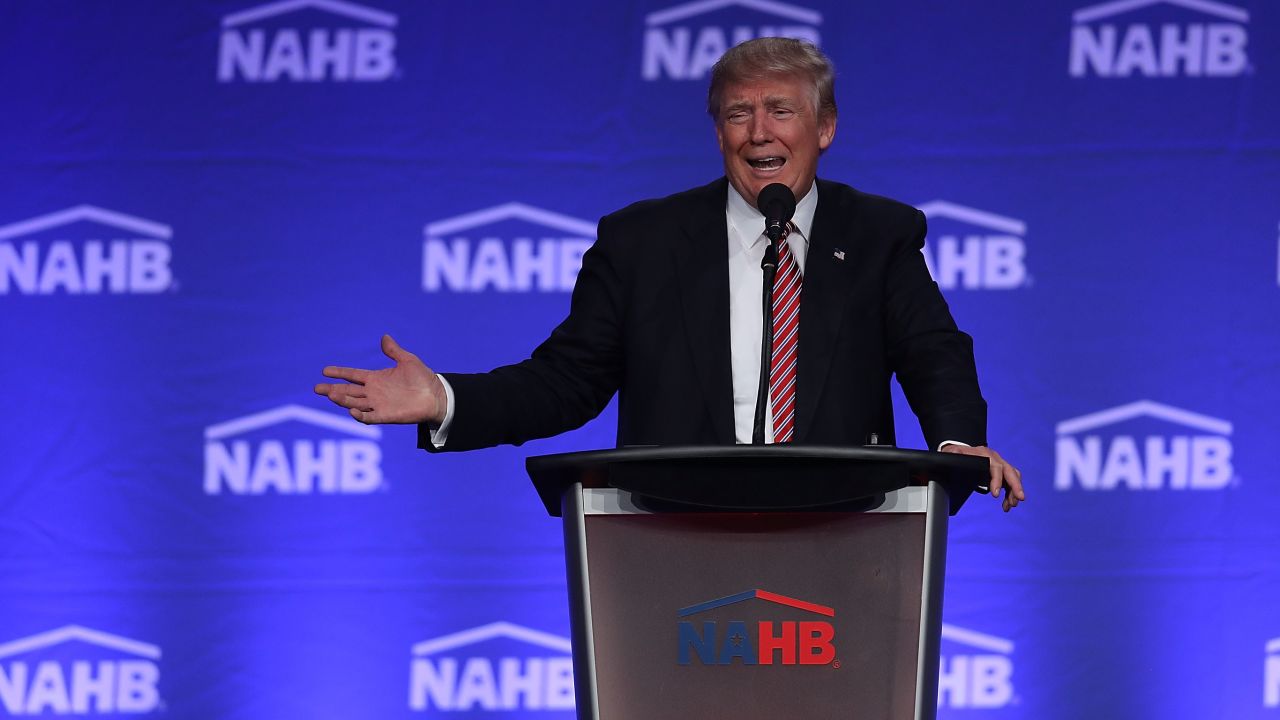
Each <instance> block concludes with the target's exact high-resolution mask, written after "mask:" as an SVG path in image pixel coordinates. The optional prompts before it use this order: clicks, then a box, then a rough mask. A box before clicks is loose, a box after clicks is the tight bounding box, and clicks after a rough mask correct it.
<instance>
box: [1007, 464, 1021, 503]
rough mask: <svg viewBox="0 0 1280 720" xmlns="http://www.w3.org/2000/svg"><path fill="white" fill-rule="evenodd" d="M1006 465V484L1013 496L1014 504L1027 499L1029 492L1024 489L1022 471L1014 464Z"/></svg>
mask: <svg viewBox="0 0 1280 720" xmlns="http://www.w3.org/2000/svg"><path fill="white" fill-rule="evenodd" d="M1005 467H1006V468H1007V470H1006V471H1005V474H1004V475H1005V485H1006V486H1007V489H1008V491H1009V494H1010V495H1012V496H1013V500H1014V502H1013V504H1014V505H1017V504H1018V501H1020V500H1026V499H1027V493H1026V492H1025V491H1023V489H1022V471H1020V470H1018V468H1016V467H1014V466H1012V465H1006V466H1005Z"/></svg>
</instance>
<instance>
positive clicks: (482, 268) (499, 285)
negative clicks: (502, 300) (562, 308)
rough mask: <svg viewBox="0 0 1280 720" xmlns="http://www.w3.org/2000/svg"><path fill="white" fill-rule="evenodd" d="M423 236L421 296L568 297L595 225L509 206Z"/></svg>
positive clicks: (430, 227)
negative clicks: (487, 293) (527, 294)
mask: <svg viewBox="0 0 1280 720" xmlns="http://www.w3.org/2000/svg"><path fill="white" fill-rule="evenodd" d="M423 234H424V235H425V236H426V237H425V239H424V240H423V243H422V289H423V290H424V291H426V292H442V291H449V292H485V291H493V292H506V293H525V292H568V291H570V290H573V284H574V282H575V281H576V280H577V279H578V271H579V270H581V269H582V256H583V254H585V253H586V252H587V249H588V248H590V247H591V243H593V242H595V238H596V225H595V223H592V222H588V221H586V220H579V219H578V218H575V217H569V216H568V215H562V214H560V213H557V212H551V211H550V210H542V209H539V208H536V207H531V206H529V205H525V204H524V203H518V202H510V203H506V204H503V205H497V206H495V207H491V208H488V209H485V210H477V211H476V212H470V213H466V214H465V215H458V216H456V217H451V218H446V219H444V220H437V221H435V222H433V223H428V224H427V226H426V227H425V228H424V229H423Z"/></svg>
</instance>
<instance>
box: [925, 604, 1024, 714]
mask: <svg viewBox="0 0 1280 720" xmlns="http://www.w3.org/2000/svg"><path fill="white" fill-rule="evenodd" d="M942 639H943V640H944V641H950V642H953V643H957V644H960V645H967V646H968V647H970V648H972V649H973V650H971V651H970V652H966V653H943V654H942V657H941V659H940V664H939V669H938V705H939V706H941V707H946V708H972V709H993V708H1002V707H1005V706H1007V705H1009V704H1010V703H1012V702H1013V701H1014V694H1013V659H1012V658H1011V657H1010V656H1011V655H1013V641H1012V640H1005V639H1004V638H998V637H995V636H994V635H987V634H985V633H980V632H975V631H973V630H965V629H964V628H960V627H956V626H955V625H947V624H945V623H944V624H943V626H942ZM978 651H985V652H978Z"/></svg>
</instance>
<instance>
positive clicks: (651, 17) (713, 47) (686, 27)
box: [641, 0, 822, 81]
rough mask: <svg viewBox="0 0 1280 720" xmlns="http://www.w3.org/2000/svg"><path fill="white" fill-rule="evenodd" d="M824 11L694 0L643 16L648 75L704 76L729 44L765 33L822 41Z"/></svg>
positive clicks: (750, 0)
mask: <svg viewBox="0 0 1280 720" xmlns="http://www.w3.org/2000/svg"><path fill="white" fill-rule="evenodd" d="M821 24H822V13H820V12H818V11H816V10H810V9H808V8H803V7H799V6H796V5H790V4H788V3H781V2H776V1H775V0H696V1H695V2H689V3H683V4H681V5H676V6H674V7H669V8H666V9H665V10H658V11H656V12H652V13H649V14H648V15H647V16H645V31H644V58H643V60H642V62H641V75H642V77H643V78H644V79H645V80H649V81H655V80H701V79H703V78H704V77H706V76H707V73H708V72H709V71H710V70H711V66H712V65H715V64H716V61H717V60H719V59H720V56H721V55H723V54H724V53H725V51H726V50H728V49H729V48H731V47H733V46H735V45H740V44H742V43H744V42H746V41H748V40H754V39H755V38H761V37H789V38H795V39H796V40H806V41H808V42H811V43H813V44H814V45H819V44H821V40H822V38H821V36H820V35H819V34H818V26H819V25H821Z"/></svg>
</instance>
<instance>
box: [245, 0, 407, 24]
mask: <svg viewBox="0 0 1280 720" xmlns="http://www.w3.org/2000/svg"><path fill="white" fill-rule="evenodd" d="M308 9H311V10H320V11H322V12H327V13H329V14H331V15H338V16H339V17H346V18H350V19H352V20H362V21H364V22H366V23H369V24H370V25H381V26H383V27H388V28H393V27H395V26H396V24H397V23H398V22H399V18H397V17H396V16H395V15H393V14H392V13H389V12H384V11H382V10H378V9H375V8H371V7H367V6H364V5H357V4H355V3H351V2H343V1H342V0H280V1H279V2H272V3H266V4H265V5H258V6H256V7H251V8H248V9H247V10H241V11H239V12H234V13H231V14H230V15H227V16H225V17H223V18H222V27H224V28H230V27H237V26H239V25H244V24H247V23H254V22H259V21H262V20H267V19H269V18H273V17H278V16H281V15H287V14H289V13H293V12H297V11H299V10H308Z"/></svg>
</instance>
